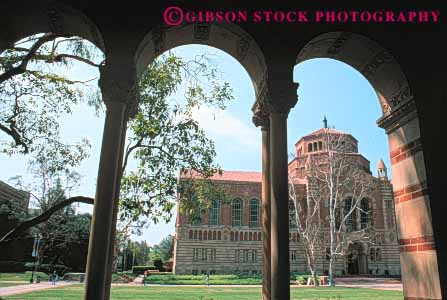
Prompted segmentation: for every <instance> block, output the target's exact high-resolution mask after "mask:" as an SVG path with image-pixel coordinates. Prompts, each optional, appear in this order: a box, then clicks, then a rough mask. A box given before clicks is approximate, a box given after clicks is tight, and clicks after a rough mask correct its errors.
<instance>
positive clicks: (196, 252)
mask: <svg viewBox="0 0 447 300" xmlns="http://www.w3.org/2000/svg"><path fill="white" fill-rule="evenodd" d="M192 260H193V261H198V260H199V249H197V248H194V249H192Z"/></svg>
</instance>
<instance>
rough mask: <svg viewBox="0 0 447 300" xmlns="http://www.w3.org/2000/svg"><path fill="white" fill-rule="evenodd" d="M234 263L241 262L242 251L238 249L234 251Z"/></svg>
mask: <svg viewBox="0 0 447 300" xmlns="http://www.w3.org/2000/svg"><path fill="white" fill-rule="evenodd" d="M234 261H241V250H239V249H236V250H235V251H234Z"/></svg>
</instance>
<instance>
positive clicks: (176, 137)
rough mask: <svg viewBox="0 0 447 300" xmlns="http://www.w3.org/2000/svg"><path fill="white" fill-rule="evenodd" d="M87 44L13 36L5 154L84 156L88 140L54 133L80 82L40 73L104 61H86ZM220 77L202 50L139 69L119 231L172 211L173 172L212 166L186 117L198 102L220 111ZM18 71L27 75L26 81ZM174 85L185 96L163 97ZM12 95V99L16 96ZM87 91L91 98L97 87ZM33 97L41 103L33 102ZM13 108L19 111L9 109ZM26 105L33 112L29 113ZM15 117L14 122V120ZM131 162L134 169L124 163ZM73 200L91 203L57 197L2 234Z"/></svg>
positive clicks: (60, 159)
mask: <svg viewBox="0 0 447 300" xmlns="http://www.w3.org/2000/svg"><path fill="white" fill-rule="evenodd" d="M22 44H23V45H28V46H27V47H25V46H22ZM63 44H65V46H64V47H62V49H65V50H68V53H60V51H58V50H60V46H61V45H63ZM87 46H88V45H87ZM87 46H86V44H85V43H84V42H83V40H81V39H77V38H62V39H58V37H56V36H54V35H52V34H43V35H38V36H34V37H31V38H29V39H27V40H25V41H23V42H19V43H17V44H16V45H14V47H13V48H12V49H8V50H7V51H5V53H3V54H2V56H1V63H2V69H1V70H2V71H3V73H2V74H1V76H0V84H1V85H0V89H1V90H0V92H2V93H4V94H5V95H6V96H7V97H6V98H5V99H7V101H4V102H2V105H4V106H5V108H6V109H5V110H4V111H5V112H9V114H5V115H4V116H2V117H1V120H3V127H2V128H1V129H2V130H3V131H4V132H5V133H6V134H8V135H9V136H10V137H11V139H12V142H9V143H8V144H7V145H6V144H5V149H4V152H6V153H8V154H12V153H14V150H15V149H19V150H18V151H19V152H21V153H34V154H35V155H34V157H35V159H36V160H39V159H41V160H45V159H50V160H51V162H49V163H51V164H52V165H53V167H54V168H55V169H62V168H63V167H64V166H66V165H70V166H73V167H74V166H75V165H78V164H79V163H80V162H81V161H82V160H83V159H84V158H85V157H86V155H87V154H86V148H88V147H87V144H88V143H84V144H79V145H64V144H63V143H61V142H60V140H59V136H58V134H59V131H58V130H59V126H58V124H59V120H58V117H60V116H61V114H62V112H66V113H70V112H71V109H72V106H73V105H74V104H76V103H78V102H79V101H81V100H82V99H84V98H83V94H82V93H81V92H82V90H76V92H74V91H73V87H74V85H76V84H79V82H76V81H74V80H70V79H68V78H65V77H61V76H57V75H56V74H54V73H51V72H47V73H44V72H43V71H42V69H47V68H46V67H47V65H52V64H58V65H59V66H60V67H67V66H69V65H70V61H79V62H82V63H85V64H86V65H88V66H91V67H94V68H96V67H98V66H99V65H101V64H104V63H105V62H94V61H93V60H92V59H93V57H94V56H95V55H94V54H95V53H96V52H97V51H96V52H95V50H94V49H92V48H89V47H87ZM70 51H71V52H70ZM99 56H100V55H99ZM32 66H35V68H34V69H33V68H31V67H32ZM39 68H40V69H39ZM36 74H37V75H36ZM219 75H220V73H219V72H218V70H217V68H216V67H214V66H213V64H212V60H211V59H210V56H209V55H199V56H196V57H195V58H194V59H191V60H188V61H185V60H183V59H181V58H180V57H177V56H175V55H173V54H172V53H168V54H166V55H162V56H161V57H160V58H159V59H157V60H156V61H154V62H153V63H152V64H151V65H150V66H148V69H147V70H146V71H145V72H144V74H143V75H142V77H141V81H140V102H139V111H138V113H137V115H136V116H135V118H134V119H132V120H131V121H130V122H129V131H130V132H129V133H128V142H127V148H126V152H125V158H124V163H123V168H122V170H123V174H122V175H123V176H122V183H121V186H122V188H121V193H120V213H119V215H120V216H119V219H120V221H121V222H123V223H122V224H124V225H123V226H122V227H123V231H130V232H134V229H135V230H136V231H138V228H141V226H144V225H147V224H148V221H147V220H148V219H149V218H150V219H151V220H152V222H154V223H156V222H158V221H159V220H160V219H165V220H169V219H170V218H171V217H172V208H173V207H174V205H175V202H176V201H175V199H176V197H175V196H176V192H177V177H178V173H179V170H181V169H192V170H195V171H197V172H199V173H200V174H203V175H204V177H209V176H211V175H212V174H214V173H215V172H216V171H218V170H219V167H218V165H216V164H215V163H214V162H213V159H214V157H215V155H216V153H215V149H214V144H213V142H212V141H211V140H210V139H208V138H207V137H206V136H205V133H204V132H203V130H202V129H201V128H200V127H199V125H198V123H197V121H196V120H195V119H194V118H193V113H194V112H195V111H197V110H198V109H200V107H201V106H203V105H207V106H211V107H214V108H216V109H224V108H225V105H226V103H227V102H228V101H230V100H231V99H232V98H233V96H232V90H231V88H230V87H229V85H228V83H226V82H224V81H222V80H221V79H220V77H219ZM25 76H29V77H31V78H32V79H33V80H32V81H31V80H28V81H27V79H26V78H25ZM38 79H40V80H38ZM15 82H16V83H15ZM56 83H57V85H55V84H56ZM51 84H53V85H54V86H52V85H51ZM20 85H23V86H25V87H29V89H30V90H33V87H34V86H36V87H37V89H36V92H33V93H29V92H24V93H21V92H17V89H19V88H20ZM181 88H183V90H184V99H181V100H178V99H177V101H173V100H172V99H170V97H172V95H173V94H174V93H175V92H176V91H178V90H179V89H181ZM10 90H11V91H10ZM61 91H62V92H61ZM38 92H39V93H38ZM53 92H54V93H59V94H58V95H59V96H57V97H56V99H58V100H59V98H60V101H61V102H60V103H55V102H54V101H53V98H52V96H53V95H52V93H53ZM67 93H70V94H67ZM16 94H17V95H18V97H15V96H17V95H16ZM66 94H67V95H66ZM92 94H93V95H94V96H97V94H96V93H92ZM98 99H99V98H98V97H91V98H88V99H87V101H88V102H89V103H91V104H92V105H94V106H95V108H99V107H100V106H101V104H100V103H101V102H100V101H98ZM19 100H20V101H19ZM25 100H26V101H25ZM38 101H41V102H42V103H43V104H42V105H38V106H37V107H34V108H33V105H34V104H35V103H36V102H38ZM15 107H20V109H18V110H14V108H15ZM30 109H34V110H35V111H34V110H33V111H31V112H28V110H30ZM2 112H3V110H2ZM48 112H51V113H50V114H49V113H48ZM19 119H20V120H21V121H20V122H18V121H17V120H19ZM1 120H0V122H1ZM33 121H35V124H39V126H37V127H38V128H41V129H40V131H39V132H38V133H39V134H37V133H36V132H33V131H31V129H32V128H35V127H36V126H34V125H35V124H34V123H32V122H33ZM36 122H37V123H36ZM33 124H34V125H33ZM31 125H33V126H31ZM130 161H132V162H133V163H134V164H133V165H136V166H137V167H136V168H134V169H130V166H129V165H130V164H129V162H130ZM78 200H81V201H84V202H89V203H92V202H93V201H92V199H91V198H87V197H79V198H69V199H65V200H64V201H65V202H58V203H57V204H55V206H54V207H51V208H49V207H47V208H48V209H49V210H48V211H45V212H43V213H42V216H39V217H36V218H34V219H32V220H28V221H26V222H23V223H22V224H20V225H19V226H18V228H17V231H14V232H12V233H10V234H9V235H8V236H7V237H8V238H11V237H13V236H17V234H19V233H20V232H23V230H25V229H26V228H29V227H30V226H34V225H36V224H38V223H39V222H41V221H45V220H47V219H48V218H49V216H51V214H52V213H54V212H55V211H57V210H58V209H60V208H61V207H63V205H62V204H63V203H66V204H67V205H68V204H71V203H73V202H74V201H78ZM56 205H57V206H56ZM141 217H145V219H142V218H141ZM135 224H137V225H135ZM4 239H5V237H3V238H2V239H1V240H4Z"/></svg>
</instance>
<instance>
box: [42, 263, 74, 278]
mask: <svg viewBox="0 0 447 300" xmlns="http://www.w3.org/2000/svg"><path fill="white" fill-rule="evenodd" d="M38 270H39V271H42V272H45V273H47V274H52V273H53V272H54V271H56V273H57V275H59V276H63V275H64V274H65V273H68V272H70V268H69V267H67V266H64V265H52V264H41V265H39V266H38Z"/></svg>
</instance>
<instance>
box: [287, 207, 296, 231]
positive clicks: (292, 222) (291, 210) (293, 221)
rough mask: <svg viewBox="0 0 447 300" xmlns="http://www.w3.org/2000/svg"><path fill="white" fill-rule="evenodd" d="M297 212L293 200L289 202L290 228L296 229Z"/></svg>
mask: <svg viewBox="0 0 447 300" xmlns="http://www.w3.org/2000/svg"><path fill="white" fill-rule="evenodd" d="M296 227H297V222H296V210H295V204H294V203H293V200H289V228H296Z"/></svg>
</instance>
